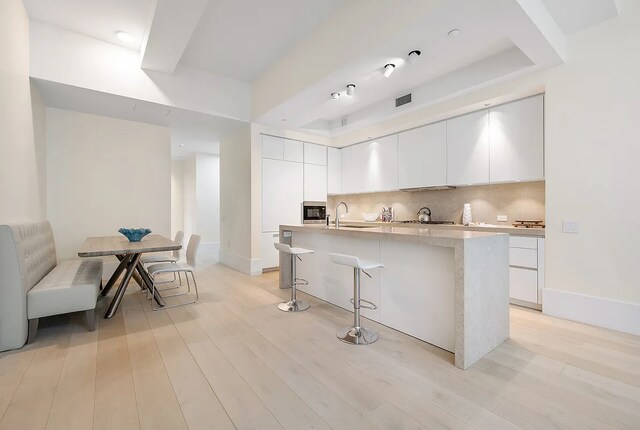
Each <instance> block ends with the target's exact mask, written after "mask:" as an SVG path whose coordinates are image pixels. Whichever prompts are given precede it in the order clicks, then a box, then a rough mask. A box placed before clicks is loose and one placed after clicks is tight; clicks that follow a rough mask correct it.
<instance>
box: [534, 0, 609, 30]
mask: <svg viewBox="0 0 640 430" xmlns="http://www.w3.org/2000/svg"><path fill="white" fill-rule="evenodd" d="M543 1H544V4H545V6H546V7H547V9H548V10H549V13H551V16H553V19H554V20H555V21H556V23H557V24H558V26H559V27H560V28H561V29H562V31H563V32H564V33H565V34H571V33H575V32H576V31H579V30H582V29H583V28H587V27H589V26H592V25H594V24H597V23H599V22H602V21H604V20H606V19H609V18H613V17H614V16H617V15H618V10H617V9H616V4H615V2H614V1H612V0H543Z"/></svg>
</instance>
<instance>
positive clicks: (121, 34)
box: [116, 31, 133, 43]
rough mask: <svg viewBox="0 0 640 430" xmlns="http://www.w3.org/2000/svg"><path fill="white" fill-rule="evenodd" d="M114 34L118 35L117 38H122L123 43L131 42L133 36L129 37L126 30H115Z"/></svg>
mask: <svg viewBox="0 0 640 430" xmlns="http://www.w3.org/2000/svg"><path fill="white" fill-rule="evenodd" d="M116 36H118V39H120V40H122V41H123V42H124V43H131V42H133V37H131V35H130V34H129V33H127V32H124V31H116Z"/></svg>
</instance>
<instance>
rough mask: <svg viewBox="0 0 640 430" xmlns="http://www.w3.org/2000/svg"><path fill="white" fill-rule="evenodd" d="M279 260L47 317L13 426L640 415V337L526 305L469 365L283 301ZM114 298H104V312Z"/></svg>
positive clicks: (1, 360) (421, 422)
mask: <svg viewBox="0 0 640 430" xmlns="http://www.w3.org/2000/svg"><path fill="white" fill-rule="evenodd" d="M277 276H278V274H277V272H273V273H268V274H265V275H263V276H260V277H254V278H251V277H248V276H245V275H243V274H241V273H238V272H236V271H233V270H231V269H229V268H227V267H225V266H223V265H219V264H216V265H212V266H209V267H206V268H204V269H202V270H200V271H199V272H198V273H197V279H198V286H199V288H200V301H199V302H198V303H197V304H195V305H188V306H183V307H178V308H173V309H167V310H163V311H158V312H153V311H151V309H150V305H149V302H148V301H147V300H146V299H145V297H144V296H143V295H142V294H140V293H139V290H138V288H137V287H136V286H134V285H132V286H131V288H130V289H129V290H128V292H127V294H126V296H125V299H124V301H123V305H122V307H121V309H120V310H119V311H118V313H117V314H116V316H115V317H114V318H113V319H111V320H104V319H100V320H99V323H98V324H97V329H96V331H95V332H94V333H90V332H88V331H86V329H85V327H84V323H83V319H82V316H81V315H65V316H60V317H54V318H48V319H44V320H42V321H41V323H40V326H41V328H40V329H39V331H38V336H37V339H36V342H35V343H34V344H32V345H28V346H26V347H24V348H23V349H21V350H18V351H10V352H5V353H1V354H0V429H1V430H4V429H12V430H13V429H91V428H93V429H186V428H189V429H234V428H235V429H261V430H262V429H292V430H299V429H345V430H346V429H518V428H522V429H543V430H547V429H580V430H583V429H598V430H601V429H640V337H637V336H631V335H627V334H623V333H618V332H614V331H611V330H606V329H600V328H596V327H591V326H587V325H584V324H579V323H574V322H571V321H565V320H560V319H555V318H551V317H547V316H544V315H541V314H540V313H538V312H534V311H529V310H526V309H523V308H518V307H512V309H511V338H510V339H509V340H508V341H506V342H505V343H504V344H502V345H501V346H500V347H498V348H497V349H496V350H494V351H493V352H491V353H490V354H489V355H487V356H486V357H485V358H484V359H482V360H480V361H479V362H478V363H477V364H476V365H474V366H473V367H472V368H471V369H469V370H467V371H463V370H460V369H457V368H456V367H454V366H453V355H452V354H450V353H448V352H446V351H443V350H441V349H438V348H436V347H433V346H431V345H429V344H426V343H424V342H421V341H418V340H416V339H413V338H411V337H409V336H406V335H404V334H402V333H399V332H396V331H394V330H391V329H388V328H386V327H384V326H381V325H379V324H376V323H373V322H370V321H368V320H365V321H366V323H367V324H366V325H367V326H370V327H371V328H373V329H375V330H378V331H379V333H380V340H379V341H378V342H377V343H375V344H373V345H370V346H367V347H354V346H350V345H346V344H343V343H341V342H339V341H338V340H337V339H336V337H335V330H336V328H338V327H341V326H346V325H349V323H350V322H351V318H352V316H351V313H349V312H346V311H344V310H342V309H339V308H336V307H335V306H332V305H329V304H327V303H324V302H321V301H319V300H316V299H314V298H313V297H309V296H305V295H304V294H301V296H305V297H304V298H305V299H307V300H309V301H310V302H311V306H312V307H311V309H310V310H308V311H306V312H303V313H299V314H287V313H284V312H280V311H279V310H278V309H277V308H276V306H275V305H276V304H277V303H278V302H280V301H282V300H283V299H284V298H286V297H287V295H288V291H282V290H279V289H278V286H277ZM106 305H107V300H101V301H100V303H99V309H100V313H101V314H104V310H105V309H106Z"/></svg>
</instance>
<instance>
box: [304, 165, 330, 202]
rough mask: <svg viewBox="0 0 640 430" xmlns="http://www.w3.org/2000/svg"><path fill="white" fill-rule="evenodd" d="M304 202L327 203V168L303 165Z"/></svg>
mask: <svg viewBox="0 0 640 430" xmlns="http://www.w3.org/2000/svg"><path fill="white" fill-rule="evenodd" d="M304 200H305V201H314V202H326V201H327V167H326V166H320V165H319V164H309V163H304Z"/></svg>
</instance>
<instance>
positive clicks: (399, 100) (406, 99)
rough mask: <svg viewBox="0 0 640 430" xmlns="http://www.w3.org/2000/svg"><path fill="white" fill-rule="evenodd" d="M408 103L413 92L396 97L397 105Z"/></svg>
mask: <svg viewBox="0 0 640 430" xmlns="http://www.w3.org/2000/svg"><path fill="white" fill-rule="evenodd" d="M407 103H411V93H409V94H407V95H405V96H402V97H398V98H397V99H396V107H400V106H403V105H406V104H407Z"/></svg>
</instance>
